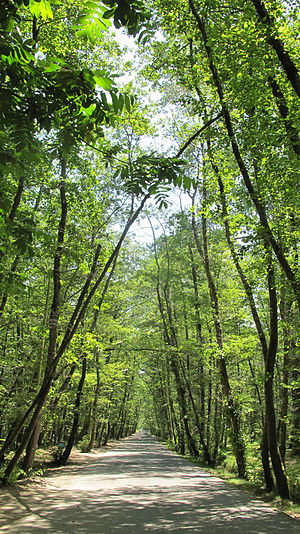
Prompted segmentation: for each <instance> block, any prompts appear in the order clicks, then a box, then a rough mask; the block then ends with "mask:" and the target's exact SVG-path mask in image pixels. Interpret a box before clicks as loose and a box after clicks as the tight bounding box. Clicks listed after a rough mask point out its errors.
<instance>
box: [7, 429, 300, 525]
mask: <svg viewBox="0 0 300 534" xmlns="http://www.w3.org/2000/svg"><path fill="white" fill-rule="evenodd" d="M0 498H1V500H2V502H1V503H0V504H2V506H1V523H0V524H1V527H0V532H1V533H7V534H8V533H9V534H11V533H20V534H31V533H42V532H44V533H53V534H54V533H55V534H63V533H71V532H72V533H74V534H83V533H84V534H110V533H114V534H143V533H145V532H147V533H156V534H159V533H165V532H170V533H172V534H179V533H186V534H195V533H197V534H198V533H205V534H214V533H219V534H221V533H222V534H226V533H230V534H235V533H239V534H241V533H243V534H248V533H252V534H271V533H272V534H275V533H276V534H279V533H282V534H296V533H298V534H300V523H299V522H298V521H296V520H294V519H292V518H290V517H288V516H285V515H284V514H282V513H280V512H277V511H275V510H273V509H272V508H270V507H269V506H268V505H267V504H265V503H263V502H261V501H259V500H257V499H255V498H252V497H251V496H250V495H248V494H246V493H244V492H242V491H241V490H238V489H236V488H234V487H232V486H230V485H228V484H226V483H225V482H223V481H222V480H220V479H218V478H216V477H214V476H212V475H210V474H208V473H207V472H206V471H204V470H201V469H199V468H198V467H196V466H194V465H192V464H190V463H189V462H188V461H187V460H185V459H182V458H180V457H178V456H177V455H175V454H173V453H171V452H170V451H168V450H167V449H166V448H165V447H163V446H162V445H161V444H160V443H158V442H157V441H156V440H155V439H154V438H153V437H152V436H150V435H149V434H147V433H139V434H136V435H135V436H132V437H130V438H129V439H126V440H123V441H122V442H120V443H119V444H117V445H115V446H113V447H112V448H110V449H109V450H108V451H107V452H106V453H104V454H91V455H83V461H82V462H81V463H80V465H69V466H66V467H65V468H59V469H55V470H54V471H53V472H51V474H50V475H49V476H48V477H46V478H44V479H42V481H41V482H39V483H38V484H34V485H29V486H27V487H22V486H21V487H19V488H18V489H17V490H14V491H13V493H12V494H10V495H9V494H8V493H7V491H3V492H2V494H0Z"/></svg>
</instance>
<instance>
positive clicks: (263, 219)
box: [189, 0, 300, 310]
mask: <svg viewBox="0 0 300 534" xmlns="http://www.w3.org/2000/svg"><path fill="white" fill-rule="evenodd" d="M253 1H254V0H253ZM189 5H190V8H191V11H192V14H193V16H194V18H195V21H196V23H197V26H198V29H199V30H200V33H201V36H202V40H203V43H204V47H205V51H206V55H207V58H208V62H209V68H210V71H211V74H212V78H213V80H214V84H215V87H216V90H217V93H218V97H219V100H220V104H221V106H222V110H223V117H224V122H225V126H226V129H227V133H228V137H229V140H230V143H231V147H232V152H233V154H234V157H235V160H236V163H237V165H238V167H239V169H240V172H241V175H242V177H243V180H244V183H245V185H246V188H247V190H248V193H249V196H250V198H251V200H252V202H253V204H254V206H255V209H256V211H257V214H258V217H259V220H260V224H261V225H262V227H263V229H264V234H265V235H264V237H265V239H266V240H267V241H268V243H269V244H270V245H271V247H272V249H273V250H274V253H275V255H276V257H277V259H278V261H279V263H280V265H281V267H282V269H283V271H284V273H285V275H286V277H287V279H288V280H289V281H290V283H291V285H292V288H293V291H294V294H295V297H296V299H297V303H298V308H299V310H300V283H299V281H298V280H297V278H296V275H295V272H294V271H293V269H292V268H291V266H290V264H289V262H288V261H287V258H286V256H285V254H284V251H283V249H282V247H281V245H280V243H279V242H278V240H276V239H275V237H274V235H273V232H272V230H271V228H270V225H269V222H268V218H267V214H266V210H265V208H264V205H263V204H262V202H261V201H260V198H259V194H258V193H257V191H256V190H255V188H254V186H253V184H252V181H251V178H250V175H249V173H248V170H247V168H246V165H245V162H244V160H243V157H242V154H241V152H240V149H239V146H238V144H237V141H236V138H235V134H234V129H233V124H232V120H231V115H230V112H229V108H228V106H227V103H226V99H225V96H224V92H223V87H222V83H221V79H220V77H219V73H218V70H217V67H216V65H215V63H214V59H213V53H212V48H211V45H210V43H209V38H208V35H207V33H206V27H205V23H204V19H203V18H201V17H200V15H199V13H198V12H197V9H196V7H195V4H194V0H189Z"/></svg>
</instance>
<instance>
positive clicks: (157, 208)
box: [0, 0, 300, 499]
mask: <svg viewBox="0 0 300 534" xmlns="http://www.w3.org/2000/svg"><path fill="white" fill-rule="evenodd" d="M297 4H298V2H297V1H296V0H295V1H293V0H289V1H283V0H265V1H264V0H244V1H243V2H242V1H241V0H233V1H230V2H229V1H227V0H224V1H221V0H185V1H184V0H168V1H166V0H154V1H153V2H148V1H147V0H145V1H144V2H143V1H141V0H103V1H100V2H99V1H98V0H92V1H89V0H81V1H78V0H72V1H71V0H1V9H0V23H1V34H0V80H1V88H0V91H1V97H0V138H1V146H0V169H1V182H0V191H1V197H0V218H1V227H0V228H1V230H0V231H1V236H0V331H1V347H0V355H1V356H0V358H1V359H0V406H1V408H0V410H1V420H0V440H1V441H0V446H1V448H0V463H1V479H2V481H3V482H4V483H5V482H7V481H14V480H16V479H17V478H19V477H21V476H24V475H26V474H27V473H30V472H31V470H32V467H33V465H34V461H35V459H36V457H37V456H38V455H39V454H40V453H39V451H40V450H45V449H49V450H50V449H51V450H52V453H53V458H54V460H55V461H56V463H57V464H59V465H62V464H64V463H66V462H67V460H68V458H69V455H70V452H71V450H72V447H73V446H75V445H76V446H77V447H79V448H81V450H83V451H90V450H91V449H92V448H94V447H99V446H101V445H103V444H106V443H107V442H108V440H111V439H119V438H121V437H124V436H127V435H129V434H132V433H133V432H135V431H136V429H137V428H146V429H148V430H150V431H151V432H152V433H154V434H156V435H158V436H159V437H160V438H161V439H163V440H165V441H168V442H169V443H170V444H171V445H172V446H173V447H174V448H175V449H176V450H177V451H178V452H179V453H181V454H189V455H190V456H194V457H197V458H199V460H201V461H202V462H203V464H206V465H208V466H216V465H219V464H220V463H221V462H224V461H226V460H227V461H228V462H230V459H232V469H233V470H236V472H237V474H238V476H239V477H241V478H247V479H250V480H253V481H255V482H257V483H258V484H261V485H263V484H264V485H265V488H266V491H272V490H273V488H274V487H276V488H277V491H278V493H279V495H280V496H281V497H283V498H293V499H297V498H298V499H299V498H300V483H299V480H297V477H296V475H295V465H299V455H300V381H299V369H300V358H299V352H297V327H298V326H299V318H298V317H299V315H298V312H299V308H300V285H299V283H300V282H299V276H298V259H299V258H298V234H299V232H298V228H299V195H298V191H299V163H300V160H299V158H300V60H299V56H300V54H299V52H300V43H299V35H300V9H299V6H298V5H297ZM145 228H146V229H147V230H145V232H146V233H145V234H143V229H145ZM297 232H298V234H297ZM297 462H298V463H297Z"/></svg>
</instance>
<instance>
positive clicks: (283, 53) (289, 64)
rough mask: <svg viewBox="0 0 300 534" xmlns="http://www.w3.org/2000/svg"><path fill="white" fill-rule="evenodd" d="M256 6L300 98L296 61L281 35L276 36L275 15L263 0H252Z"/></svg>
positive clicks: (273, 46)
mask: <svg viewBox="0 0 300 534" xmlns="http://www.w3.org/2000/svg"><path fill="white" fill-rule="evenodd" d="M251 2H252V4H253V5H254V7H255V10H256V13H257V15H258V18H259V20H260V22H261V23H262V25H263V27H264V28H265V29H266V32H267V40H268V43H269V44H270V46H271V47H272V48H273V50H274V51H275V52H276V54H277V57H278V59H279V61H280V63H281V66H282V68H283V70H284V72H285V74H286V76H287V78H288V80H289V82H290V83H291V85H292V87H293V88H294V91H295V93H296V94H297V95H298V97H299V98H300V76H299V72H298V70H297V67H296V65H295V63H294V62H293V60H292V58H291V56H290V55H289V53H288V52H287V50H286V49H285V47H284V44H283V42H282V41H281V39H279V37H276V25H275V21H274V19H273V17H272V16H271V15H270V14H269V12H268V10H267V8H266V5H265V3H264V2H263V1H262V0H251Z"/></svg>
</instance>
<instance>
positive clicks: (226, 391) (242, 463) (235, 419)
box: [192, 184, 246, 478]
mask: <svg viewBox="0 0 300 534" xmlns="http://www.w3.org/2000/svg"><path fill="white" fill-rule="evenodd" d="M193 202H194V199H193ZM203 204H204V208H205V205H206V186H205V184H203ZM192 227H193V232H194V238H195V243H196V247H197V250H198V252H199V255H200V258H201V259H202V261H203V265H204V269H205V273H206V277H207V282H208V287H209V294H210V302H211V308H212V314H213V319H214V326H215V333H216V342H217V344H218V347H219V355H218V358H217V365H218V369H219V374H220V381H221V386H222V392H223V396H224V398H225V399H226V402H227V411H228V415H229V419H230V423H231V441H232V447H233V450H234V455H235V459H236V463H237V467H238V473H239V476H240V477H241V478H245V477H246V460H245V445H244V442H243V438H242V435H241V429H240V421H239V409H238V406H236V404H235V402H234V400H233V396H232V392H231V387H230V384H229V378H228V374H227V367H226V362H225V359H224V356H223V334H222V326H221V321H220V313H219V298H218V293H217V289H216V286H215V282H214V279H213V276H212V272H211V269H210V261H209V254H208V238H207V222H206V216H205V215H204V213H203V215H202V235H203V250H202V247H201V243H200V240H199V237H198V234H197V229H196V221H195V213H194V211H193V213H192Z"/></svg>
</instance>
